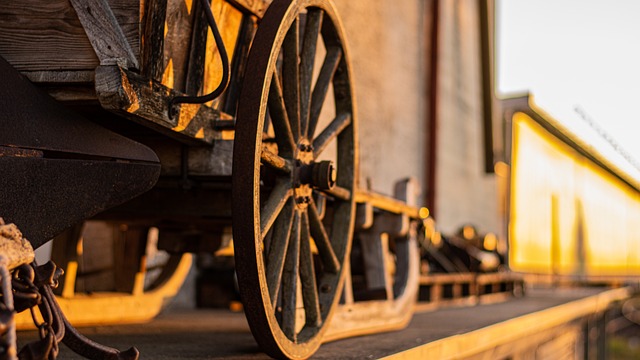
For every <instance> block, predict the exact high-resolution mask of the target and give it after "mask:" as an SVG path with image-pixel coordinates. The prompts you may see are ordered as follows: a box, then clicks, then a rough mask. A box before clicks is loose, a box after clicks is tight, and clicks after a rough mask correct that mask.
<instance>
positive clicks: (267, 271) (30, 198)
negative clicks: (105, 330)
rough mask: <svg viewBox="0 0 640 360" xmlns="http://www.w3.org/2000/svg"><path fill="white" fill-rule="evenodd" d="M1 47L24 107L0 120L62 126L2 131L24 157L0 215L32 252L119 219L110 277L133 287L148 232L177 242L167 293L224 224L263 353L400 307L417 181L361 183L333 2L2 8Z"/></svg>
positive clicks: (332, 334)
mask: <svg viewBox="0 0 640 360" xmlns="http://www.w3.org/2000/svg"><path fill="white" fill-rule="evenodd" d="M0 56H2V57H3V58H4V59H6V63H4V61H3V64H2V67H1V69H0V70H2V72H3V73H4V74H9V75H10V76H9V75H7V76H9V77H7V78H11V79H12V80H11V81H10V86H7V89H5V90H3V94H2V96H0V97H3V98H5V99H8V98H11V97H10V95H11V93H14V92H15V91H17V90H16V89H18V90H19V91H20V93H21V94H23V95H22V96H21V98H20V99H18V100H17V101H16V102H18V104H13V103H11V102H10V101H9V100H6V101H4V102H2V103H1V104H0V105H2V106H3V107H6V108H11V109H14V108H20V109H19V110H15V111H14V113H15V114H17V115H16V117H17V118H13V119H8V118H7V117H6V116H5V117H4V118H3V119H2V124H3V130H4V129H8V128H9V127H10V126H15V127H16V129H17V130H16V131H14V133H16V134H18V135H16V136H15V137H16V138H19V139H22V138H28V137H29V135H28V134H29V133H28V131H29V130H26V129H24V128H23V126H26V125H25V124H26V123H29V121H28V119H31V118H35V119H36V120H37V121H36V120H34V122H36V125H37V126H38V128H39V129H41V130H42V131H41V132H43V133H47V134H55V136H56V137H58V138H59V137H60V136H61V135H59V134H61V133H64V134H67V135H66V136H63V138H64V139H65V140H64V143H54V142H53V141H52V142H49V143H47V142H46V141H45V144H44V145H41V144H39V143H38V144H35V145H34V144H33V142H28V144H24V143H21V142H20V141H18V142H16V141H13V138H12V137H7V136H4V138H3V136H2V135H0V140H1V141H0V168H2V169H7V168H9V167H13V166H15V164H20V161H23V162H24V161H25V159H27V160H29V161H31V163H32V165H30V166H25V167H24V170H23V176H22V177H21V178H20V179H18V180H16V179H14V178H10V177H8V178H3V180H1V181H0V186H1V187H2V188H3V189H17V190H15V191H14V192H13V196H7V197H2V199H0V200H1V201H0V212H2V214H1V215H2V216H3V217H5V219H6V220H8V221H10V222H14V223H16V224H17V225H18V226H19V227H20V228H21V229H22V230H23V232H24V233H25V236H26V237H27V238H29V239H30V240H31V241H32V243H33V244H34V246H35V247H39V246H40V245H42V244H44V243H45V242H46V241H48V240H49V239H50V238H51V237H53V236H55V235H57V234H58V233H60V232H61V231H62V230H63V229H64V228H67V227H69V226H70V225H72V224H74V223H77V222H78V221H82V220H84V219H87V218H89V217H92V216H97V218H99V219H106V220H109V221H113V222H116V223H117V224H125V225H126V229H125V231H124V233H125V235H124V240H120V244H122V247H121V248H122V249H125V250H123V251H124V254H126V258H125V260H123V261H122V264H121V266H119V267H118V269H116V271H118V272H119V273H120V278H121V280H119V281H118V284H117V290H119V291H121V292H127V293H128V294H130V298H131V299H137V300H140V299H141V296H142V294H145V286H144V284H143V282H141V280H140V277H141V276H142V277H144V272H145V261H144V259H145V253H146V249H147V240H148V236H147V235H148V234H147V229H148V228H150V227H155V228H157V229H158V231H159V235H158V236H159V238H158V247H159V248H161V249H164V250H168V251H170V252H171V253H172V254H174V255H173V256H172V257H170V259H169V261H168V262H167V264H166V265H165V272H166V273H167V274H165V275H162V276H160V277H159V279H160V280H159V281H157V282H156V287H155V288H154V289H158V288H161V287H162V286H164V285H166V283H163V282H162V281H163V280H166V279H171V278H172V276H174V275H175V274H176V272H177V269H179V268H180V269H182V268H184V267H185V260H184V259H185V258H184V257H183V256H182V254H184V253H188V252H197V251H202V250H204V251H213V250H215V249H216V248H217V247H218V246H219V245H220V242H221V239H222V234H223V233H224V231H225V229H226V228H228V226H229V225H231V224H232V225H233V226H232V228H233V243H234V253H235V268H236V272H237V277H238V285H239V290H240V293H241V296H242V301H243V305H244V310H245V313H246V316H247V319H248V321H249V324H250V327H251V330H252V332H253V334H254V337H255V338H256V340H257V342H258V343H259V344H260V346H261V347H262V349H263V350H264V351H265V352H266V353H268V354H269V355H271V356H274V357H280V358H306V357H309V356H310V355H311V354H313V353H314V351H315V350H316V349H317V348H318V347H319V346H320V344H321V342H323V341H327V340H331V339H337V338H340V337H344V336H353V335H358V334H364V333H371V332H377V331H382V330H389V329H395V328H399V327H402V326H404V325H405V324H406V323H407V322H408V320H409V319H410V317H411V314H412V309H413V304H414V302H415V299H416V296H417V288H418V268H419V265H418V262H419V261H418V255H417V246H416V237H417V236H418V235H419V227H420V218H421V217H420V216H419V214H418V210H417V209H416V208H415V207H414V206H412V205H414V199H415V195H416V186H415V183H413V182H411V181H403V182H399V183H398V185H397V188H396V199H393V198H389V197H385V196H381V195H378V194H376V193H373V192H371V191H368V190H363V189H360V188H359V187H358V184H357V179H358V151H359V149H358V138H357V124H358V121H357V115H356V106H355V102H354V100H355V97H354V89H353V83H352V78H351V76H352V72H351V64H350V61H349V52H348V49H347V45H346V41H345V34H344V31H343V29H342V25H341V22H340V19H339V17H338V15H337V13H336V10H335V8H334V6H333V4H332V3H331V1H329V0H275V1H273V2H271V1H266V0H256V1H254V0H213V1H209V0H202V1H199V0H198V1H195V0H194V1H191V0H144V1H142V0H141V1H124V0H52V1H47V2H36V1H34V0H21V1H4V2H2V4H0ZM18 72H20V73H21V74H22V76H23V77H26V79H28V80H29V81H26V80H24V78H22V77H20V76H18V75H16V74H17V73H18ZM34 85H35V86H34ZM36 88H38V89H36ZM42 90H44V91H45V92H46V95H45V94H44V93H43V92H42ZM51 98H53V99H55V101H52V100H51ZM25 109H26V110H25ZM52 114H53V115H52ZM54 115H55V116H54ZM51 117H55V118H56V121H52V120H51ZM84 123H90V124H92V125H90V126H89V125H87V126H89V127H86V126H85V127H82V126H80V125H77V124H84ZM95 124H97V125H95ZM76 126H80V130H77V131H76V132H75V133H73V132H72V131H71V130H66V129H75V127H76ZM106 129H108V130H106ZM74 131H75V130H74ZM70 133H73V136H71V135H68V134H70ZM20 135H21V136H22V137H21V136H20ZM85 135H86V136H87V137H88V138H89V139H90V141H85V142H87V143H90V144H85V143H82V141H84V140H82V138H84V136H85ZM89 135H90V136H89ZM131 140H135V141H136V142H137V143H133V142H131ZM12 141H13V142H12ZM76 143H78V144H77V145H76ZM96 143H99V144H101V145H100V147H99V148H98V149H93V148H91V149H92V150H91V151H89V150H87V149H88V148H90V147H91V146H93V145H92V144H96ZM140 144H144V145H145V146H146V147H147V148H142V147H141V145H140ZM129 148H131V149H134V148H135V151H133V150H131V151H127V150H126V149H129ZM144 149H147V150H148V149H151V152H149V151H147V150H144ZM131 153H135V154H136V155H135V156H133V155H130V154H131ZM155 156H157V158H156V157H155ZM63 161H64V162H65V164H67V167H65V168H64V169H63V168H61V167H60V166H58V165H57V164H60V163H61V162H63ZM44 162H46V164H47V167H46V169H45V170H43V171H44V172H45V173H46V174H45V175H43V177H42V179H40V178H39V179H40V180H38V181H39V182H36V183H35V184H30V185H24V184H23V183H22V182H21V181H24V179H25V178H26V179H27V182H29V181H31V180H30V179H31V174H33V172H34V171H35V170H34V169H37V168H38V167H39V166H41V164H42V163H44ZM31 163H30V164H31ZM74 164H75V165H77V166H78V167H80V168H81V170H75V169H76V168H74V167H73V166H75V165H74ZM87 164H88V165H90V166H88V165H87ZM160 165H161V166H160ZM83 166H84V167H83ZM107 168H109V169H111V168H113V169H115V170H108V169H107ZM69 169H71V170H69ZM105 169H107V170H105ZM116 170H117V171H116ZM143 170H144V171H143ZM115 173H117V174H119V175H118V177H116V176H115V175H113V174H115ZM51 179H59V181H55V184H54V185H52V184H51V181H53V180H51ZM96 183H97V184H100V185H99V186H97V185H95V184H96ZM87 184H94V185H92V186H88V185H87ZM110 184H112V185H110ZM132 184H135V185H132ZM34 188H38V189H39V188H44V189H45V190H43V191H41V192H39V191H36V192H35V193H34V191H33V189H34ZM148 189H150V190H149V191H147V192H145V191H146V190H148ZM125 190H126V191H125ZM143 192H145V193H144V194H143V195H141V196H139V197H135V196H136V195H138V194H140V193H143ZM51 193H57V194H58V195H59V196H58V197H56V198H55V199H56V200H55V201H50V200H49V199H50V197H51ZM114 194H115V195H114ZM116 195H118V196H116ZM16 199H21V200H22V204H21V205H18V204H17V202H16V201H17V200H16ZM25 203H26V204H27V205H28V206H32V208H29V209H27V210H25V208H24V206H23V205H24V204H25ZM407 204H410V205H407ZM33 208H35V209H37V211H35V212H34V211H33ZM75 230H76V231H71V232H67V233H65V234H64V235H62V236H59V238H58V240H56V242H55V243H54V244H56V245H55V246H57V250H56V249H54V255H55V254H58V255H56V256H57V260H58V262H60V263H62V265H63V267H66V268H68V269H70V270H71V271H69V273H70V274H71V276H68V277H67V280H66V284H64V285H63V286H62V289H63V290H62V295H63V297H64V295H65V294H66V296H67V297H72V296H74V294H73V292H74V287H73V284H74V280H73V279H74V276H75V275H77V272H76V271H75V268H74V267H76V266H77V262H78V256H79V252H78V251H77V249H78V248H79V246H78V244H79V241H80V240H79V239H80V238H79V231H77V228H75ZM354 234H355V236H354ZM354 238H355V239H357V241H353V239H354ZM65 239H66V240H65ZM87 241H91V239H88V240H87ZM54 257H55V256H54ZM180 273H182V271H181V272H180ZM181 276H182V275H181ZM175 281H177V280H175V278H174V282H175ZM178 282H179V281H178ZM147 293H152V292H151V291H148V292H147ZM125 297H126V296H125ZM156 300H157V298H156ZM123 301H124V300H123ZM145 301H151V300H145ZM91 304H92V303H91V302H89V305H87V306H89V308H91V306H92V305H91ZM130 311H133V312H135V311H136V310H133V309H132V310H130ZM332 318H333V321H331V319H332ZM59 340H60V339H58V341H59ZM83 346H84V345H83ZM86 346H88V347H92V346H93V347H92V349H94V350H95V349H97V350H95V351H98V352H97V353H96V352H93V353H92V352H82V351H81V352H82V353H83V354H84V355H86V356H102V355H96V354H102V353H101V352H100V351H103V349H102V350H101V348H99V347H95V346H94V345H90V344H89V345H86ZM80 348H82V346H81V347H80ZM92 351H93V350H92ZM105 351H106V350H105ZM118 356H123V354H121V355H118Z"/></svg>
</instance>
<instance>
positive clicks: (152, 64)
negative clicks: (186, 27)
mask: <svg viewBox="0 0 640 360" xmlns="http://www.w3.org/2000/svg"><path fill="white" fill-rule="evenodd" d="M166 17H167V1H166V0H147V1H146V8H145V11H144V17H143V24H144V30H143V31H142V35H141V36H142V44H143V45H142V60H141V62H142V65H141V66H142V68H141V70H142V74H143V75H144V76H145V77H147V78H149V79H153V80H157V81H161V80H162V74H163V72H164V26H165V20H166Z"/></svg>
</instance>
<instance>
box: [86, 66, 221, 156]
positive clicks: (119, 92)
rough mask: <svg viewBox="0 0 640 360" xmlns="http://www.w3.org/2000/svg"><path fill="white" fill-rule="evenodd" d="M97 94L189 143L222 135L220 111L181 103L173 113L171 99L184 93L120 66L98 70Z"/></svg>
mask: <svg viewBox="0 0 640 360" xmlns="http://www.w3.org/2000/svg"><path fill="white" fill-rule="evenodd" d="M95 84H96V95H97V97H98V100H99V101H100V104H101V105H102V107H103V108H105V109H107V110H110V111H113V112H115V113H118V114H121V115H124V116H125V117H127V118H130V119H132V120H134V121H136V122H138V123H141V124H143V125H145V126H148V127H151V128H154V129H156V130H158V131H160V132H162V133H165V134H167V135H169V136H171V137H174V138H176V139H177V140H180V141H183V142H186V143H189V144H200V145H202V144H203V143H204V144H212V143H213V140H216V139H222V138H223V133H222V131H219V130H216V128H215V122H216V121H217V120H219V119H220V116H221V114H220V112H219V111H217V110H214V109H212V108H210V107H208V106H206V105H201V104H180V105H178V106H176V107H175V114H173V116H171V114H169V102H170V100H171V99H172V98H174V97H176V96H180V95H183V94H181V93H178V92H176V91H174V90H172V89H170V88H168V87H166V86H164V85H162V84H161V83H160V82H159V81H155V80H149V79H148V78H146V77H144V76H142V75H139V74H136V73H134V72H132V71H128V70H126V69H123V68H121V67H119V66H99V67H98V68H96V72H95Z"/></svg>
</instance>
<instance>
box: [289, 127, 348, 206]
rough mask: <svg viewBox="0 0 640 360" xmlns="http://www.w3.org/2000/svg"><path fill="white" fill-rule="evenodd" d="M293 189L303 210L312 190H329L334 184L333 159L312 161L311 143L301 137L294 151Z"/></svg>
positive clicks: (335, 169)
mask: <svg viewBox="0 0 640 360" xmlns="http://www.w3.org/2000/svg"><path fill="white" fill-rule="evenodd" d="M294 158H295V163H294V171H293V177H294V178H293V191H294V195H295V201H296V205H297V207H298V208H299V209H301V210H304V209H306V208H307V206H308V205H309V204H310V203H311V196H312V195H313V190H330V189H332V188H333V187H334V186H335V184H336V179H337V178H338V171H337V168H336V166H335V165H334V163H333V161H318V162H314V161H313V145H311V144H310V142H309V141H308V140H307V139H301V140H300V141H299V143H298V146H297V149H296V153H295V156H294Z"/></svg>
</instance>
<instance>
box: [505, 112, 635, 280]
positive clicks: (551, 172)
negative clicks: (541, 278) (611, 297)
mask: <svg viewBox="0 0 640 360" xmlns="http://www.w3.org/2000/svg"><path fill="white" fill-rule="evenodd" d="M512 130H513V132H512V134H513V135H512V136H513V141H512V144H513V145H512V154H511V155H512V168H511V200H510V224H509V239H510V250H509V263H510V266H511V268H512V269H513V270H514V271H520V272H529V273H539V274H558V275H578V276H613V275H615V276H625V275H638V274H640V256H638V250H639V245H638V243H639V242H640V196H639V195H638V192H637V191H636V190H635V189H633V188H632V187H630V186H629V185H627V184H626V183H624V182H623V181H621V180H620V179H618V178H617V177H615V176H613V175H612V174H611V173H609V172H608V171H606V170H604V169H603V168H601V167H599V166H597V165H596V164H594V163H593V162H591V161H590V160H588V159H586V158H585V157H584V156H582V155H581V154H579V153H578V152H577V151H576V150H574V149H573V148H571V147H569V146H568V145H566V144H565V143H563V142H561V141H560V140H559V139H557V138H556V137H554V136H553V135H551V134H550V133H549V132H547V131H546V130H544V129H543V128H542V127H541V126H540V125H539V124H538V123H536V122H535V121H534V120H533V119H532V118H531V117H529V116H528V115H526V114H524V113H516V114H515V115H514V116H513V119H512Z"/></svg>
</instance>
